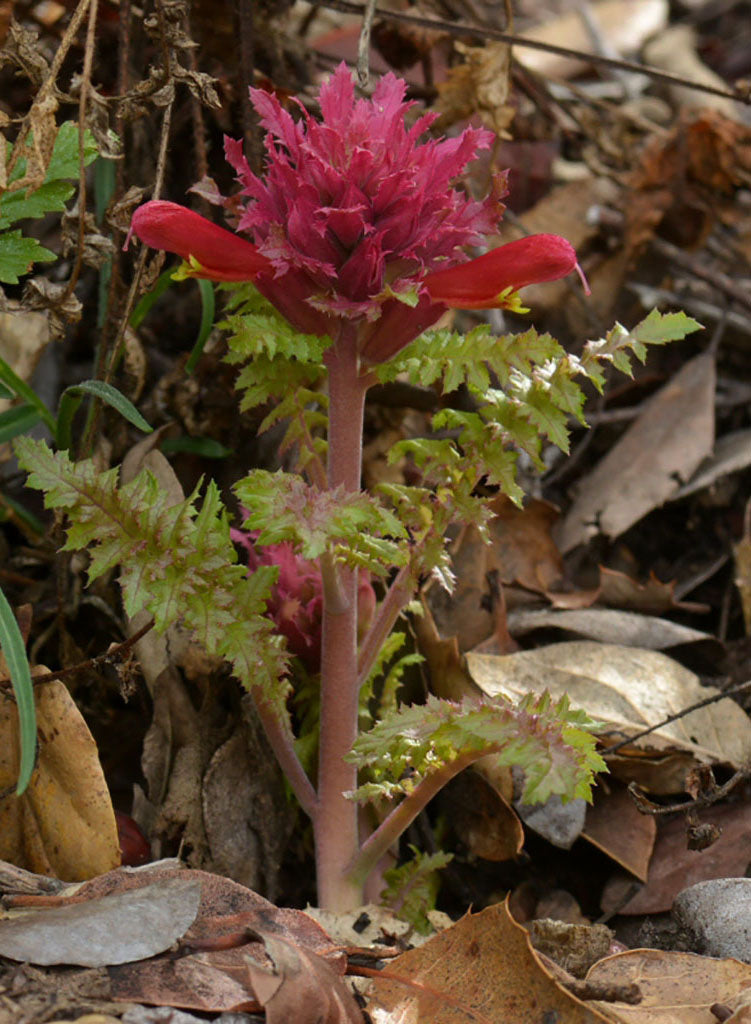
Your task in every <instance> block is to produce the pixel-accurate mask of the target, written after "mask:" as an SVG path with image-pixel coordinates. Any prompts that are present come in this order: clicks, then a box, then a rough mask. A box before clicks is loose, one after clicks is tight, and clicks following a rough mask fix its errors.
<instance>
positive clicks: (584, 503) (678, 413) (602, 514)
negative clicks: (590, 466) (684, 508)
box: [558, 353, 715, 552]
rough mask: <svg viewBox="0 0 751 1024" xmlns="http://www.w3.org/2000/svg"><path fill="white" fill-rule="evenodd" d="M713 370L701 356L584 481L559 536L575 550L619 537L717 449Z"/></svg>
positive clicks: (669, 385)
mask: <svg viewBox="0 0 751 1024" xmlns="http://www.w3.org/2000/svg"><path fill="white" fill-rule="evenodd" d="M714 393H715V364H714V357H713V356H712V355H711V354H710V353H703V354H701V355H699V356H696V357H695V358H693V359H692V360H690V362H688V363H686V365H685V366H684V367H683V368H682V369H681V370H680V371H679V373H677V374H676V375H675V377H673V379H672V380H670V381H669V382H668V383H667V384H666V385H665V386H664V387H663V388H661V389H660V391H658V392H657V394H656V395H654V396H653V397H652V398H651V399H650V400H649V401H648V402H647V403H645V406H644V409H643V411H642V413H641V414H640V415H639V416H638V417H637V419H636V420H635V421H634V422H633V423H632V424H631V426H630V427H629V428H628V430H626V432H625V433H624V434H623V436H622V437H621V439H620V440H619V441H618V443H617V444H616V445H614V447H613V448H611V450H610V451H609V452H608V454H607V455H606V456H605V457H604V458H603V459H601V460H600V462H599V463H598V464H597V466H595V468H594V470H593V471H592V472H591V473H590V474H589V475H588V476H587V477H586V478H585V479H584V481H583V483H582V486H581V488H580V489H579V491H578V493H577V495H576V498H575V500H574V504H573V505H572V507H571V509H570V510H569V512H568V515H567V516H566V518H565V520H564V522H563V524H562V526H561V529H560V531H559V534H558V546H559V547H560V549H561V551H563V552H566V551H570V550H571V548H574V547H576V546H577V545H578V544H583V543H585V542H586V541H588V540H589V539H590V538H591V537H594V536H596V535H597V534H598V533H603V534H605V535H606V536H608V537H618V536H620V534H622V533H623V532H624V531H625V530H627V529H628V528H629V526H633V524H634V523H636V522H638V521H639V520H640V519H641V518H642V517H643V516H645V515H646V514H647V513H648V512H651V511H652V510H653V509H655V508H658V507H659V506H660V505H662V504H663V502H665V501H667V500H668V498H670V497H671V495H672V494H674V493H675V491H677V490H678V488H679V487H680V486H681V481H682V480H687V479H688V478H689V477H690V475H691V474H692V473H693V472H694V470H695V469H696V467H697V466H698V465H699V463H700V462H701V461H702V459H704V458H705V456H707V455H708V454H709V453H710V452H711V451H712V447H713V445H714Z"/></svg>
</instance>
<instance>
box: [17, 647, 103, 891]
mask: <svg viewBox="0 0 751 1024" xmlns="http://www.w3.org/2000/svg"><path fill="white" fill-rule="evenodd" d="M45 671H46V670H45V669H44V668H43V667H41V666H40V667H38V668H37V669H36V673H37V674H39V673H43V672H45ZM35 699H36V714H37V735H38V737H39V756H38V759H37V766H36V768H35V770H34V774H33V776H32V779H31V783H30V785H29V787H28V789H27V790H26V792H25V793H24V794H23V796H21V797H17V796H16V795H15V785H16V779H17V778H18V750H19V741H18V725H17V723H18V717H17V715H16V709H15V705H14V704H12V703H10V702H9V701H5V702H3V703H2V704H0V794H5V795H2V796H0V859H2V860H7V861H10V862H11V863H13V864H16V865H18V866H19V867H23V868H26V869H27V870H29V871H33V872H36V873H37V874H47V875H55V876H57V877H58V878H62V879H64V880H66V881H69V882H72V881H79V880H82V879H85V878H91V877H92V876H94V875H99V874H102V872H104V871H109V870H110V869H111V868H113V867H115V865H117V864H119V863H120V843H119V839H118V835H117V825H116V823H115V812H114V810H113V808H112V801H111V799H110V795H109V790H108V789H107V784H106V782H105V779H104V774H103V772H102V767H101V764H100V762H99V754H98V751H97V747H96V743H95V742H94V738H93V737H92V735H91V733H90V732H89V729H88V726H87V725H86V723H85V721H84V720H83V717H82V716H81V712H80V711H79V710H78V708H77V707H76V705H75V703H74V701H73V698H72V697H71V696H70V693H69V692H68V690H67V688H66V687H65V686H64V685H63V683H61V682H59V681H58V680H52V681H51V682H48V683H44V684H40V685H38V686H36V687H35Z"/></svg>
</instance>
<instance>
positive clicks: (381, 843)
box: [347, 748, 492, 885]
mask: <svg viewBox="0 0 751 1024" xmlns="http://www.w3.org/2000/svg"><path fill="white" fill-rule="evenodd" d="M488 752H489V751H488V748H484V749H482V750H472V751H469V752H468V753H466V754H462V755H461V756H460V757H457V759H456V760H455V761H452V762H451V763H450V764H446V765H444V766H443V767H442V768H438V769H437V770H436V771H434V772H431V774H430V775H426V776H425V777H424V778H422V779H421V780H420V782H418V784H417V785H416V786H415V788H414V789H413V790H412V792H411V793H410V794H409V795H408V796H406V797H405V798H404V799H403V800H402V802H401V803H400V804H398V805H397V806H396V807H395V808H394V809H393V810H392V811H390V812H389V813H388V814H387V815H386V817H385V818H384V819H383V821H382V822H381V824H380V825H379V826H378V828H377V829H376V830H375V832H373V833H372V834H371V835H370V836H369V837H368V838H367V839H366V840H365V842H364V843H363V845H362V847H361V849H360V850H359V852H358V853H357V854H356V856H355V857H354V858H353V860H352V861H351V862H350V864H348V865H347V877H348V878H349V879H351V881H352V882H354V883H357V884H358V885H364V883H365V880H366V879H367V877H368V875H369V874H370V873H371V871H372V870H373V868H374V867H375V866H376V864H377V863H378V861H379V860H380V859H381V857H382V856H383V855H384V853H385V852H386V851H387V850H388V848H389V847H390V846H391V844H392V843H393V842H395V841H396V840H397V839H398V838H399V836H400V835H401V834H402V832H404V830H405V829H407V828H409V826H410V825H411V824H412V822H413V821H414V820H415V818H416V817H417V815H418V814H419V813H420V811H421V810H422V809H423V808H424V807H426V806H427V804H428V803H429V801H430V800H432V799H433V797H434V796H435V795H436V793H438V792H440V790H442V789H443V787H444V786H445V785H446V784H447V783H448V782H450V781H451V779H453V778H454V776H455V775H458V774H459V772H462V771H464V769H465V768H467V767H468V766H469V765H471V764H474V762H475V761H479V760H480V758H481V757H485V756H486V755H487V754H488ZM490 753H492V749H491V750H490Z"/></svg>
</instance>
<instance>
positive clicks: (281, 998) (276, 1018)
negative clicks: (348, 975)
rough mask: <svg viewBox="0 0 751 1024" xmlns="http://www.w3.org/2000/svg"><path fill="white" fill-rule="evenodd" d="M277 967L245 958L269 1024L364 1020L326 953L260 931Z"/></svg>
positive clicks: (359, 1022)
mask: <svg viewBox="0 0 751 1024" xmlns="http://www.w3.org/2000/svg"><path fill="white" fill-rule="evenodd" d="M259 935H260V937H261V939H262V940H263V944H264V946H265V948H266V952H267V954H268V955H269V957H270V958H271V962H272V964H273V967H272V968H271V969H269V968H268V967H266V965H265V964H260V963H257V962H256V961H255V960H253V959H251V958H250V957H246V958H245V962H246V964H247V968H248V974H249V975H250V982H251V986H252V988H253V991H254V992H255V994H256V998H257V999H258V1001H259V1003H260V1004H261V1006H263V1008H264V1010H265V1011H266V1022H267V1024H290V1022H291V1021H294V1022H295V1024H363V1016H362V1013H361V1011H360V1008H359V1007H358V1005H357V1003H356V1002H355V997H354V996H353V995H352V993H351V992H350V991H349V989H348V988H347V986H346V985H345V984H344V982H343V981H342V978H341V974H338V973H337V972H336V971H335V970H334V969H333V968H332V967H331V965H330V964H329V963H327V962H326V961H325V960H324V959H323V958H322V957H320V956H318V955H317V954H316V953H313V952H311V951H309V950H306V949H303V948H301V947H300V946H295V945H292V943H290V942H286V941H285V940H284V939H280V938H278V937H276V936H275V935H270V934H268V933H264V932H259Z"/></svg>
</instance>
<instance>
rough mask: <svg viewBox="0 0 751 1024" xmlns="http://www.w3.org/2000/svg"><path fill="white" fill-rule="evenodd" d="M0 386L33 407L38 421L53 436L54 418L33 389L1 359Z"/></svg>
mask: <svg viewBox="0 0 751 1024" xmlns="http://www.w3.org/2000/svg"><path fill="white" fill-rule="evenodd" d="M0 384H4V385H5V386H6V388H9V389H10V390H11V391H12V392H13V394H14V395H18V397H19V398H23V399H24V401H26V402H28V404H29V405H33V406H34V408H35V409H36V410H37V412H38V413H39V417H40V419H43V420H44V422H45V423H46V424H47V426H48V427H49V428H50V430H51V431H52V432H53V434H54V432H55V417H54V416H53V415H52V413H51V412H50V411H49V409H48V408H47V406H46V405H45V404H44V402H43V401H42V399H41V398H40V397H39V395H38V394H37V393H36V391H34V390H33V388H30V387H29V385H28V384H27V383H26V381H25V380H21V378H20V377H19V376H18V374H17V373H16V372H15V371H14V370H12V369H11V368H10V366H9V365H8V364H7V363H6V362H5V360H4V359H2V358H0Z"/></svg>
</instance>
